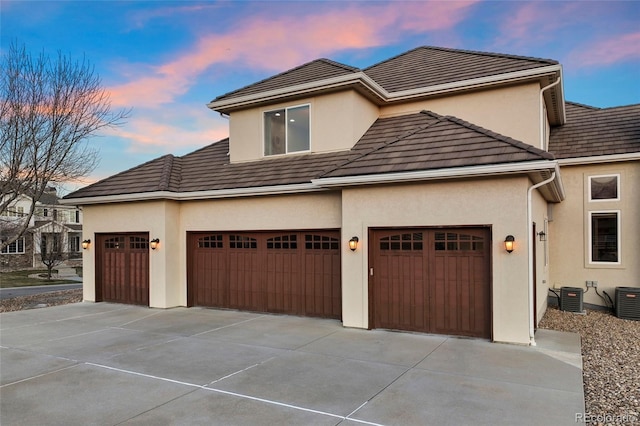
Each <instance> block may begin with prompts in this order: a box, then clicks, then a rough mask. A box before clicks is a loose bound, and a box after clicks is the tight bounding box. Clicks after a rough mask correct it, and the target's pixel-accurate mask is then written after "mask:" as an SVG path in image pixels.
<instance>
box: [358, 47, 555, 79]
mask: <svg viewBox="0 0 640 426" xmlns="http://www.w3.org/2000/svg"><path fill="white" fill-rule="evenodd" d="M418 50H438V51H441V52H453V53H465V54H471V55H480V56H491V57H499V58H509V59H522V60H527V61H534V62H544V63H548V64H550V65H557V64H559V62H558V61H556V60H555V59H545V58H536V57H534V56H522V55H511V54H507V53H496V52H482V51H479V50H465V49H453V48H448V47H438V46H418V47H416V48H413V49H411V50H407V51H406V52H404V53H400V54H398V55H395V56H392V57H391V58H388V59H385V60H383V61H380V62H377V63H375V64H373V65H371V66H368V67H366V68H364V69H363V71H364V72H365V73H366V72H367V70H369V69H371V68H373V67H375V66H378V65H382V64H384V63H386V62H389V61H392V60H395V59H397V58H399V57H401V56H404V55H408V54H409V53H412V52H415V51H418Z"/></svg>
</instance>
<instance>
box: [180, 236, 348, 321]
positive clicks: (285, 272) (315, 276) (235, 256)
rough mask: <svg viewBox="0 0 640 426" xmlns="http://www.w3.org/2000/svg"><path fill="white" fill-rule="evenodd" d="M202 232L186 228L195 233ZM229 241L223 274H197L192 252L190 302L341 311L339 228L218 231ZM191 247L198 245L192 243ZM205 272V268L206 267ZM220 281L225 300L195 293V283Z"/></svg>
mask: <svg viewBox="0 0 640 426" xmlns="http://www.w3.org/2000/svg"><path fill="white" fill-rule="evenodd" d="M198 234H201V233H190V238H192V239H193V238H196V236H197V235H198ZM220 234H221V235H223V236H224V238H223V240H224V241H225V242H226V241H228V244H229V246H228V247H227V248H222V249H223V251H227V252H228V259H226V260H225V262H226V267H225V268H221V272H222V273H223V275H224V274H226V276H227V277H228V282H227V283H225V280H224V277H217V278H215V279H214V281H216V284H214V283H212V282H211V280H212V279H213V278H211V277H209V278H208V279H203V278H202V274H203V271H202V265H200V264H199V261H198V258H197V256H196V255H195V254H192V255H191V256H190V257H191V259H193V260H192V261H191V262H190V266H189V268H190V269H189V274H188V275H189V280H190V282H189V286H188V288H189V289H190V291H191V292H192V293H193V294H195V295H196V297H194V300H193V304H197V305H203V306H213V307H230V308H234V309H243V310H252V311H259V312H274V313H290V314H295V315H309V316H322V317H330V318H340V316H341V313H342V304H341V286H340V278H341V271H340V248H339V247H340V246H339V233H338V232H336V231H320V232H312V233H305V232H291V231H284V232H268V233H259V232H256V233H248V232H242V233H240V232H238V233H220ZM192 250H194V251H197V250H196V249H195V248H192ZM205 274H206V273H205ZM213 285H218V286H220V285H223V286H226V287H227V288H228V291H229V302H228V303H226V304H223V303H215V304H214V303H211V302H210V301H207V300H202V299H200V298H199V297H198V296H197V295H198V294H199V293H200V292H201V291H202V289H201V288H200V287H203V286H204V287H211V286H213ZM190 300H191V299H190Z"/></svg>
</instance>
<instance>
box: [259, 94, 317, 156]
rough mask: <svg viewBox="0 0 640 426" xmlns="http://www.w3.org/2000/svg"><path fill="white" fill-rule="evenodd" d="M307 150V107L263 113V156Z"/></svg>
mask: <svg viewBox="0 0 640 426" xmlns="http://www.w3.org/2000/svg"><path fill="white" fill-rule="evenodd" d="M309 149H310V148H309V105H302V106H296V107H291V108H283V109H278V110H274V111H267V112H265V113H264V155H279V154H288V153H291V152H300V151H309Z"/></svg>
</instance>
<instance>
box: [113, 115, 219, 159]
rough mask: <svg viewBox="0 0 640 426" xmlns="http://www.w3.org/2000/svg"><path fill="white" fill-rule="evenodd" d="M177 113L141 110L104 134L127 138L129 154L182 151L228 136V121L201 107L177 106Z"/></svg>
mask: <svg viewBox="0 0 640 426" xmlns="http://www.w3.org/2000/svg"><path fill="white" fill-rule="evenodd" d="M177 109H178V110H179V111H180V113H179V115H176V116H167V114H165V113H163V112H162V111H144V114H138V115H137V116H134V117H132V118H131V119H130V120H129V121H128V122H127V124H126V125H125V126H123V127H120V128H115V129H111V130H109V131H108V132H107V136H111V137H117V138H122V139H125V140H127V142H128V143H129V144H130V145H129V149H128V151H129V152H131V153H150V154H158V153H174V154H179V153H184V152H187V151H189V150H190V149H193V148H200V147H202V146H204V145H208V144H210V143H213V142H216V141H218V140H220V139H224V138H226V137H227V136H228V135H229V129H228V123H227V121H226V120H224V119H221V118H219V117H218V116H217V115H216V114H215V113H213V112H212V111H210V110H208V109H207V108H206V107H204V106H202V107H200V108H198V109H196V108H193V107H191V108H190V107H187V106H184V105H180V106H177Z"/></svg>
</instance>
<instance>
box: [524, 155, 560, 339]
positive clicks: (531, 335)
mask: <svg viewBox="0 0 640 426" xmlns="http://www.w3.org/2000/svg"><path fill="white" fill-rule="evenodd" d="M556 172H557V166H556V170H554V171H553V173H552V174H551V177H550V178H549V179H547V180H543V181H542V182H538V183H536V184H535V185H532V186H530V187H529V189H528V190H527V223H528V228H529V235H528V238H527V239H528V241H529V254H528V257H529V277H528V281H529V283H528V284H529V285H528V295H529V344H530V345H531V346H536V339H535V312H534V309H533V305H534V303H533V300H534V299H533V298H534V297H536V295H535V294H533V268H534V267H535V265H534V264H533V245H534V244H535V237H534V236H533V220H532V216H533V213H532V206H531V204H532V200H531V198H532V196H531V194H532V193H533V190H534V189H537V188H540V187H541V186H543V185H546V184H548V183H550V182H552V181H553V180H554V179H555V178H556Z"/></svg>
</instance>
